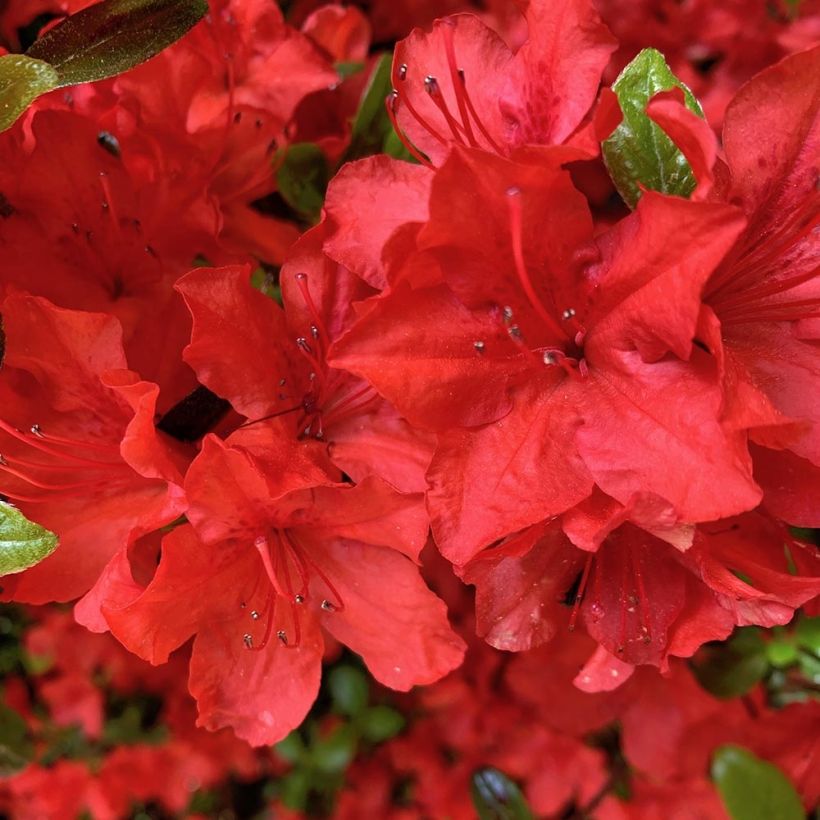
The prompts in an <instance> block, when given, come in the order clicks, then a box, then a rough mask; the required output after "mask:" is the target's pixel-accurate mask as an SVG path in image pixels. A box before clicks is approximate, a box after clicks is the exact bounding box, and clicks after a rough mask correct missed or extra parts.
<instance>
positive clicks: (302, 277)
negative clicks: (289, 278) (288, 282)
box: [293, 273, 307, 282]
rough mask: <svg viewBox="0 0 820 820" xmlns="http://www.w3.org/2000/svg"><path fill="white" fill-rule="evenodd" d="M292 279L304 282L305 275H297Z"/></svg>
mask: <svg viewBox="0 0 820 820" xmlns="http://www.w3.org/2000/svg"><path fill="white" fill-rule="evenodd" d="M293 278H294V279H298V280H299V281H300V282H304V281H305V280H306V279H307V274H306V273H297V274H296V276H294V277H293Z"/></svg>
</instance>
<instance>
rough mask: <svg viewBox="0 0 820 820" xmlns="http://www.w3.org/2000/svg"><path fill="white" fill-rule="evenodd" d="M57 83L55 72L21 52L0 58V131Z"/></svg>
mask: <svg viewBox="0 0 820 820" xmlns="http://www.w3.org/2000/svg"><path fill="white" fill-rule="evenodd" d="M58 85H59V78H58V77H57V72H56V71H55V70H54V69H53V68H52V67H51V66H50V65H49V64H48V63H44V62H43V61H42V60H35V59H32V58H31V57H26V56H25V55H23V54H6V55H5V56H4V57H0V131H4V130H5V129H6V128H9V127H10V126H11V125H13V124H14V122H15V121H16V120H17V118H18V117H19V116H20V115H21V114H22V113H23V112H24V111H25V110H26V109H27V108H28V107H29V106H30V105H31V103H32V102H34V100H36V99H37V97H39V96H40V95H41V94H45V93H46V91H51V90H52V89H54V88H57V86H58Z"/></svg>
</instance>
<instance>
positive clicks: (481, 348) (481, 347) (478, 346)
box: [473, 342, 484, 353]
mask: <svg viewBox="0 0 820 820" xmlns="http://www.w3.org/2000/svg"><path fill="white" fill-rule="evenodd" d="M473 347H474V348H475V349H476V351H477V352H478V353H483V352H484V342H473Z"/></svg>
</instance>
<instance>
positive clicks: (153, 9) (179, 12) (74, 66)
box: [27, 0, 208, 86]
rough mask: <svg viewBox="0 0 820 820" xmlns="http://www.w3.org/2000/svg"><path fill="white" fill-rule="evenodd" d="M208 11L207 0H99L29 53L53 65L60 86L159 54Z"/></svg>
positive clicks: (95, 77) (97, 77)
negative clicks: (99, 0)
mask: <svg viewBox="0 0 820 820" xmlns="http://www.w3.org/2000/svg"><path fill="white" fill-rule="evenodd" d="M207 11H208V3H207V2H206V0H103V2H101V3H97V4H96V5H93V6H89V7H88V8H86V9H83V10H82V11H79V12H77V14H72V15H71V16H70V17H68V18H66V19H65V20H63V22H62V23H60V24H59V25H56V26H55V27H54V28H52V29H50V30H49V31H48V32H46V33H45V34H44V35H43V36H42V37H41V38H40V39H39V40H37V41H36V42H35V43H34V44H33V45H32V46H31V48H30V49H29V50H28V52H27V53H28V55H29V56H30V57H35V58H37V59H38V60H45V61H46V62H47V63H50V64H51V65H52V66H54V69H55V70H56V72H57V76H58V78H59V85H61V86H64V85H75V84H76V83H87V82H91V81H94V80H102V79H105V78H106V77H113V76H114V75H116V74H121V73H122V72H123V71H127V70H128V69H129V68H133V67H134V66H136V65H139V64H140V63H144V62H145V61H146V60H149V59H150V58H151V57H153V56H155V55H156V54H159V52H160V51H162V49H164V48H165V47H166V46H169V45H171V43H173V42H176V41H177V40H178V39H179V38H180V37H182V35H183V34H185V33H186V32H187V31H188V30H189V29H190V28H192V27H193V26H194V25H195V24H196V23H197V22H199V20H201V19H202V17H204V16H205V14H206V12H207Z"/></svg>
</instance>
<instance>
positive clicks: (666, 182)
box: [602, 48, 703, 208]
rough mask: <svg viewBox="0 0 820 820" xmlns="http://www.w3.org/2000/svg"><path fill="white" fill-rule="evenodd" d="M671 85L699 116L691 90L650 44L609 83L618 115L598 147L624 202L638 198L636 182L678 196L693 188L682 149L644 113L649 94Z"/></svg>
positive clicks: (693, 181)
mask: <svg viewBox="0 0 820 820" xmlns="http://www.w3.org/2000/svg"><path fill="white" fill-rule="evenodd" d="M672 88H680V89H682V90H683V93H684V97H685V99H686V107H687V108H688V109H689V110H690V111H694V112H695V113H696V114H697V115H698V116H700V117H702V116H703V110H702V109H701V107H700V105H699V104H698V101H697V100H696V99H695V97H694V95H693V94H692V92H691V91H690V90H689V89H688V88H687V87H686V86H685V85H684V84H683V83H682V82H681V81H680V80H679V79H678V78H677V77H676V76H675V75H674V74H673V73H672V71H671V70H670V68H669V66H668V65H667V64H666V60H664V58H663V55H662V54H661V53H660V52H659V51H656V50H655V49H654V48H645V49H644V50H643V51H641V53H640V54H638V56H637V57H635V59H634V60H633V61H632V62H631V63H630V64H629V65H628V66H627V67H626V68H625V69H624V70H623V71H622V72H621V73H620V75H619V76H618V79H617V80H615V84H614V85H613V86H612V90H613V91H614V92H615V94H616V95H617V97H618V102H619V103H620V105H621V111H623V115H624V118H623V121H622V122H621V124H620V125H619V126H618V127H617V128H616V129H615V131H614V132H613V133H612V135H611V136H610V137H609V138H608V139H606V140H604V142H603V143H602V149H603V155H604V162H605V163H606V166H607V169H608V170H609V175H610V176H611V177H612V181H613V182H614V183H615V187H616V188H617V189H618V193H619V194H620V195H621V196H622V197H623V199H624V201H625V202H626V204H627V205H629V207H630V208H634V207H635V205H636V204H637V202H638V200H639V199H640V196H641V191H640V186H643V187H644V188H650V189H651V190H653V191H660V192H661V193H664V194H677V195H678V196H689V194H691V193H692V191H693V190H694V189H695V184H696V180H695V177H694V175H693V174H692V169H691V167H690V165H689V163H688V162H687V161H686V158H685V157H684V155H683V153H682V152H681V151H680V150H679V149H678V147H677V146H676V145H675V143H674V142H672V140H671V139H669V137H668V136H667V135H666V134H665V133H664V131H663V129H662V128H661V127H660V126H659V125H656V124H655V123H654V122H652V120H651V119H649V117H648V116H647V114H646V105H647V103H648V102H649V101H650V100H651V99H652V97H654V96H655V94H657V93H658V92H660V91H669V90H671V89H672Z"/></svg>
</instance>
